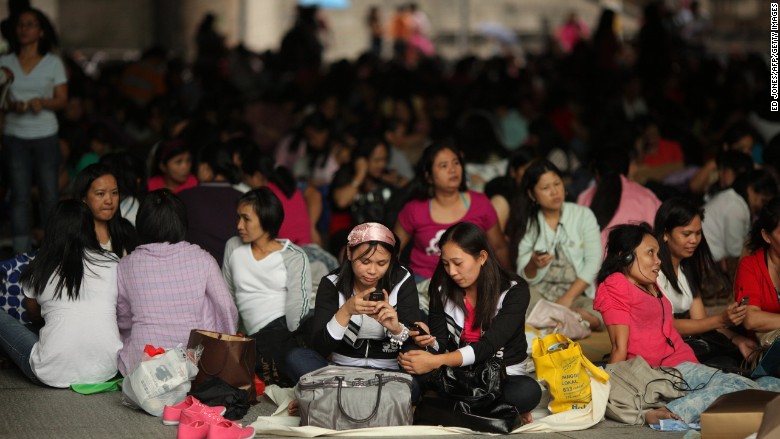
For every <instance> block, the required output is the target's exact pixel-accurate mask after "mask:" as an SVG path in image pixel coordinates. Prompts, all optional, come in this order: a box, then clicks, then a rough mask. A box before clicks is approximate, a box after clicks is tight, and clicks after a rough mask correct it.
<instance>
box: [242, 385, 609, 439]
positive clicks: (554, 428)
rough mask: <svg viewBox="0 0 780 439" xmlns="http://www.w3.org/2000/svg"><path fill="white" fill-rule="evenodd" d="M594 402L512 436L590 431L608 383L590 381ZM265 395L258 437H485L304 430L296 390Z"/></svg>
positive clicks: (414, 430) (418, 429)
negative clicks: (291, 408) (269, 411)
mask: <svg viewBox="0 0 780 439" xmlns="http://www.w3.org/2000/svg"><path fill="white" fill-rule="evenodd" d="M591 391H592V393H593V400H592V401H591V403H590V404H588V406H587V407H586V408H584V409H579V410H570V411H567V412H563V413H557V414H554V415H551V414H549V412H548V411H547V410H546V409H541V410H539V409H537V410H534V412H533V417H534V422H532V423H530V424H526V425H523V426H522V427H519V428H517V429H516V430H514V431H513V432H512V433H547V432H558V431H577V430H585V429H587V428H590V427H592V426H594V425H596V424H597V423H599V422H600V421H601V420H602V419H604V412H605V411H606V407H607V397H608V396H609V382H607V383H606V384H602V383H600V382H598V381H597V380H591ZM266 395H267V396H268V397H269V398H270V399H271V400H272V401H273V402H274V403H275V404H276V405H277V410H276V412H275V413H274V415H273V416H259V417H258V418H257V420H256V421H255V422H254V423H252V427H254V428H255V432H256V433H257V434H258V435H278V436H290V437H318V436H436V435H445V434H485V435H489V434H490V433H480V432H476V431H473V430H469V429H466V428H454V427H442V426H438V427H436V426H427V425H409V426H402V427H381V428H362V429H357V430H342V431H337V430H329V429H326V428H319V427H312V426H305V427H299V426H298V424H299V423H300V418H298V417H297V416H287V405H288V404H289V403H290V401H292V400H293V389H282V388H279V387H277V386H269V387H268V388H267V389H266Z"/></svg>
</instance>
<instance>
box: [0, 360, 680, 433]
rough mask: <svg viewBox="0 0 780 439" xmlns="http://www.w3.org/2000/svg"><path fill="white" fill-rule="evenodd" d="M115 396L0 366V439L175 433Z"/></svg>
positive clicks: (266, 403) (606, 424)
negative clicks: (43, 382) (37, 380)
mask: <svg viewBox="0 0 780 439" xmlns="http://www.w3.org/2000/svg"><path fill="white" fill-rule="evenodd" d="M119 397H120V394H119V393H117V392H114V393H102V394H97V395H89V396H85V395H80V394H77V393H75V392H72V391H70V390H62V389H52V388H46V387H40V386H36V385H33V384H31V383H30V382H28V381H27V380H26V379H25V378H24V376H22V375H21V373H19V372H18V371H17V370H16V369H15V368H13V367H12V368H9V369H4V370H0V438H13V439H23V438H36V439H40V438H58V439H60V438H62V439H77V438H78V439H91V438H112V439H116V438H138V437H143V438H167V439H174V438H175V437H176V431H177V430H176V427H166V426H163V425H162V423H161V422H160V419H159V418H155V417H152V416H149V415H147V414H145V413H143V412H138V411H134V410H131V409H129V408H127V407H125V406H123V405H122V404H121V403H120V400H119ZM274 408H275V407H274V405H273V404H272V403H271V402H270V400H268V399H267V398H265V397H263V399H262V401H261V402H260V403H258V404H256V405H254V406H253V407H251V408H250V410H249V413H247V415H246V416H245V417H244V419H243V420H242V422H243V423H245V424H249V423H251V422H253V421H255V420H256V419H257V417H258V416H268V415H270V414H271V413H272V412H273V409H274ZM458 436H459V437H463V438H470V437H478V435H458ZM683 436H684V434H683V433H659V432H655V431H653V430H651V429H650V428H648V427H646V426H641V427H632V426H626V425H623V424H618V423H616V422H613V421H607V420H605V421H602V422H600V423H599V424H597V425H596V426H595V427H593V428H591V429H588V430H584V431H574V432H564V433H536V434H535V436H534V437H536V438H539V439H546V438H589V439H596V438H607V439H609V438H625V439H628V438H631V439H644V438H647V439H650V438H652V439H662V438H681V437H683ZM258 437H260V436H258ZM265 437H270V436H265Z"/></svg>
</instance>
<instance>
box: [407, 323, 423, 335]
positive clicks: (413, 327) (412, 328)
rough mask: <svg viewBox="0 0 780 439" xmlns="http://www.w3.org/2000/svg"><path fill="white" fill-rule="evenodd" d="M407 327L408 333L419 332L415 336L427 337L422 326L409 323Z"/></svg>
mask: <svg viewBox="0 0 780 439" xmlns="http://www.w3.org/2000/svg"><path fill="white" fill-rule="evenodd" d="M408 327H409V330H410V331H417V332H419V334H417V335H428V333H427V332H425V329H423V328H422V326H420V325H418V324H417V323H410V324H409V325H408Z"/></svg>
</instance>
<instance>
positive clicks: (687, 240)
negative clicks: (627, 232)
mask: <svg viewBox="0 0 780 439" xmlns="http://www.w3.org/2000/svg"><path fill="white" fill-rule="evenodd" d="M702 218H704V211H703V210H702V209H700V208H697V207H696V206H694V205H693V204H691V203H690V202H689V201H687V200H685V199H683V198H671V199H669V200H666V201H665V202H664V203H663V204H662V205H661V207H660V209H658V212H657V213H656V216H655V229H654V234H655V238H656V239H657V240H658V246H659V249H658V257H659V259H661V270H660V271H659V272H658V281H657V283H658V286H659V287H660V290H661V292H662V293H663V295H664V296H665V297H666V298H667V299H668V300H669V302H671V304H672V313H673V314H674V327H675V329H677V331H678V332H679V333H680V334H681V335H683V336H689V335H697V334H706V335H705V336H706V337H707V338H706V339H705V340H713V342H718V341H720V342H722V343H723V345H731V344H732V343H733V347H734V349H731V350H730V351H729V352H718V353H715V352H712V353H706V354H705V353H704V352H701V351H699V352H698V355H699V357H698V359H699V361H703V362H706V363H707V364H710V365H717V366H720V367H737V366H739V363H740V362H741V361H742V359H743V357H744V358H748V357H749V356H750V354H751V353H752V352H753V350H754V349H755V348H757V347H758V345H757V344H756V342H755V341H754V340H752V339H750V338H748V337H745V336H742V335H740V334H738V333H736V332H734V331H732V330H731V329H730V328H731V327H734V326H737V325H739V324H741V323H742V321H743V320H744V319H745V314H746V312H747V310H746V307H745V306H744V305H742V306H740V305H739V304H738V303H737V302H732V303H731V304H730V305H729V306H728V307H727V308H726V309H724V310H723V311H722V312H720V313H719V314H715V315H711V316H708V315H707V313H706V312H705V309H704V302H703V301H702V298H701V296H702V293H704V290H705V288H706V286H705V285H706V284H705V282H704V281H705V279H704V277H705V276H709V277H710V278H711V279H714V280H716V281H717V280H718V279H719V278H722V282H723V283H724V285H725V282H726V279H725V276H719V274H720V273H719V271H718V267H717V266H716V265H715V262H714V261H713V260H712V254H710V248H709V246H708V245H707V240H706V239H705V236H704V233H703V232H702V226H701V222H702ZM716 331H717V332H716ZM695 346H696V345H694V351H696V349H695ZM713 350H714V349H713ZM740 354H741V355H740Z"/></svg>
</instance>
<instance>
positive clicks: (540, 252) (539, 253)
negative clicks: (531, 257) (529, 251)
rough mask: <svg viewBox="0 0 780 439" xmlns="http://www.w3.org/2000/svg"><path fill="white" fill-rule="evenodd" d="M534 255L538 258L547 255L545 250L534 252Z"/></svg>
mask: <svg viewBox="0 0 780 439" xmlns="http://www.w3.org/2000/svg"><path fill="white" fill-rule="evenodd" d="M536 254H537V255H539V256H543V255H546V254H547V250H536Z"/></svg>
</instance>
